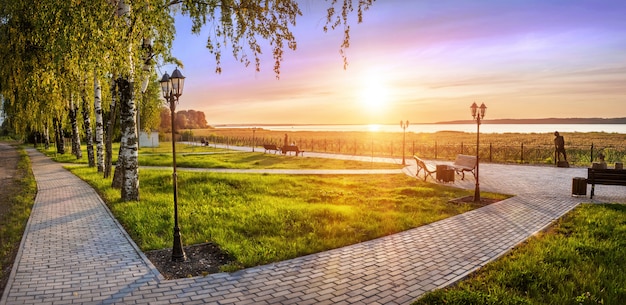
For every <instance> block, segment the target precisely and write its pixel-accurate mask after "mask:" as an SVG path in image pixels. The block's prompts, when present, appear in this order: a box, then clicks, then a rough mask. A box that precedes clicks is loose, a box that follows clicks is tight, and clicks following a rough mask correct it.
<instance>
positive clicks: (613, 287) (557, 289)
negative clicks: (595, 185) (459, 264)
mask: <svg viewBox="0 0 626 305" xmlns="http://www.w3.org/2000/svg"><path fill="white" fill-rule="evenodd" d="M624 302H626V206H625V205H618V204H606V205H592V204H584V205H581V206H579V207H577V208H576V209H575V210H574V211H572V212H571V213H569V214H568V215H566V216H565V217H563V218H562V219H561V220H559V221H558V223H557V224H556V225H554V226H553V227H551V228H550V229H549V230H547V232H543V233H541V234H539V235H538V236H536V237H533V238H531V239H530V240H528V241H527V242H525V243H524V244H522V245H520V246H519V247H517V248H515V249H514V250H513V251H511V253H509V254H508V255H506V256H505V257H503V258H501V259H499V260H497V261H495V262H493V263H491V264H488V265H487V266H485V267H484V268H482V269H481V270H479V271H477V272H476V273H474V274H472V275H470V277H469V278H468V279H466V280H464V281H462V282H460V283H459V284H458V285H455V286H454V287H451V288H447V289H442V290H437V291H434V292H431V293H429V294H427V295H425V296H424V297H422V298H421V299H420V300H418V301H417V302H415V303H414V305H422V304H448V305H454V304H458V305H460V304H481V305H482V304H572V305H574V304H576V305H578V304H624Z"/></svg>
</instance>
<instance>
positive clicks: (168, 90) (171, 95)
mask: <svg viewBox="0 0 626 305" xmlns="http://www.w3.org/2000/svg"><path fill="white" fill-rule="evenodd" d="M160 83H161V90H162V91H163V97H164V98H165V101H167V103H168V104H169V106H170V113H171V117H172V168H173V169H174V172H173V174H172V183H173V185H174V245H173V247H172V261H173V262H183V261H185V260H186V259H187V255H185V250H183V243H182V241H181V239H180V228H179V227H178V190H177V174H176V138H175V137H174V134H175V132H176V125H175V115H176V104H178V98H179V97H180V96H181V95H183V86H184V84H185V77H184V76H183V74H182V73H180V71H179V70H178V68H176V69H174V72H172V76H169V75H168V74H167V72H165V74H164V75H163V78H162V79H161V81H160Z"/></svg>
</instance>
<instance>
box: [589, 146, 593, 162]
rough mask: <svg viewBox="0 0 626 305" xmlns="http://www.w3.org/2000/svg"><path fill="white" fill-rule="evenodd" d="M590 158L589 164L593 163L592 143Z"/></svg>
mask: <svg viewBox="0 0 626 305" xmlns="http://www.w3.org/2000/svg"><path fill="white" fill-rule="evenodd" d="M590 156H591V157H590V158H591V160H589V163H593V143H591V154H590Z"/></svg>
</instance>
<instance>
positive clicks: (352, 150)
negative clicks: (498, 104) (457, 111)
mask: <svg viewBox="0 0 626 305" xmlns="http://www.w3.org/2000/svg"><path fill="white" fill-rule="evenodd" d="M253 134H254V137H253ZM285 134H286V135H287V136H288V138H289V142H290V143H291V142H295V143H296V144H297V145H298V147H299V148H300V149H302V150H305V151H317V152H332V153H341V154H351V155H367V156H369V155H372V156H393V157H401V156H402V151H403V148H402V147H403V134H402V133H401V132H398V133H382V132H312V131H292V132H283V131H270V130H264V129H261V128H257V129H256V130H255V131H254V132H253V130H252V129H242V128H232V129H221V128H220V129H194V130H189V131H186V132H184V133H183V135H182V139H183V140H186V141H197V142H200V140H201V139H206V140H208V141H209V142H210V143H220V144H227V145H241V146H252V145H253V143H254V144H255V146H257V147H261V146H262V144H276V145H282V143H283V141H284V136H285ZM562 135H563V136H564V137H565V149H566V151H567V154H568V161H570V163H571V164H572V165H576V166H589V165H590V164H591V163H592V162H595V161H597V159H596V158H597V155H598V154H599V153H603V154H604V155H605V156H606V161H607V163H609V164H611V163H614V162H625V161H626V144H625V143H626V134H621V133H620V134H617V133H601V132H588V133H564V134H562ZM165 140H169V139H165ZM553 140H554V135H553V134H551V133H502V134H481V135H480V156H481V159H482V160H483V162H496V163H532V164H554V161H555V158H554V143H553ZM404 153H405V155H406V156H411V155H413V154H417V155H419V156H420V157H423V158H428V159H444V160H451V159H454V157H455V156H456V155H457V154H469V155H475V154H476V134H475V133H466V132H455V131H442V132H436V133H413V132H408V133H406V142H405V144H404Z"/></svg>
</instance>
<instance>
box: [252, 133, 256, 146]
mask: <svg viewBox="0 0 626 305" xmlns="http://www.w3.org/2000/svg"><path fill="white" fill-rule="evenodd" d="M255 132H256V127H252V152H254V146H255V145H256V141H255V139H254V133H255Z"/></svg>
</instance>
